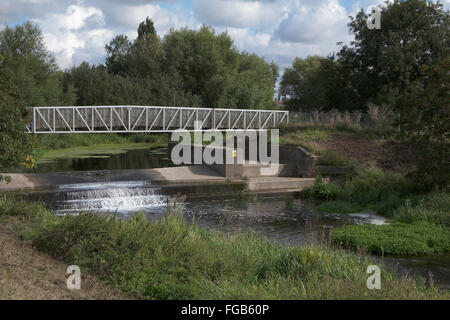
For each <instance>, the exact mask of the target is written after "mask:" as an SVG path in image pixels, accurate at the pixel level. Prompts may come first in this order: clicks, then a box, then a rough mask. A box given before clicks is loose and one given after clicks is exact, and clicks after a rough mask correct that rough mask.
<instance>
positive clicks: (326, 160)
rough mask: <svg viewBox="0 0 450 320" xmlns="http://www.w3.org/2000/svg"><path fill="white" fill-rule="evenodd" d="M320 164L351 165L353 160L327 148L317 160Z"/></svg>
mask: <svg viewBox="0 0 450 320" xmlns="http://www.w3.org/2000/svg"><path fill="white" fill-rule="evenodd" d="M317 165H319V166H350V165H351V162H350V161H349V160H348V159H347V158H345V157H343V156H342V155H340V154H339V153H337V152H336V151H333V150H327V151H325V152H324V153H323V154H322V155H320V157H319V160H318V162H317Z"/></svg>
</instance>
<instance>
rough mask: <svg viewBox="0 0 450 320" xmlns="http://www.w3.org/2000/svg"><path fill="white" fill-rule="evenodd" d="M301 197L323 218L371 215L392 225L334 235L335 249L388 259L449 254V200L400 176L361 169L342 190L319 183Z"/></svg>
mask: <svg viewBox="0 0 450 320" xmlns="http://www.w3.org/2000/svg"><path fill="white" fill-rule="evenodd" d="M301 195H302V197H303V198H306V199H312V200H316V201H320V204H319V205H317V207H316V209H318V210H319V211H322V212H329V213H352V212H358V211H361V210H363V209H371V210H374V211H375V212H376V213H377V214H380V215H383V216H385V217H387V218H388V221H389V222H391V223H392V224H390V225H382V226H376V225H357V226H345V227H342V228H338V229H334V230H333V242H334V243H335V244H337V245H341V246H344V247H349V248H352V249H358V248H361V247H364V248H366V249H367V250H368V251H370V252H373V253H376V254H388V255H425V254H435V253H444V252H450V209H449V208H450V195H449V194H448V193H445V192H437V191H435V192H430V191H429V190H427V189H424V188H423V186H421V185H417V184H414V183H413V182H411V181H410V180H408V179H407V178H405V177H404V176H403V175H401V174H399V173H392V172H391V173H389V172H384V171H382V170H378V169H363V170H360V171H359V173H358V174H357V175H356V176H354V177H353V178H352V179H351V180H350V181H347V182H346V183H345V184H343V185H339V184H337V183H334V182H331V183H325V182H324V181H323V180H322V179H321V178H320V177H319V178H318V179H317V180H316V183H315V184H314V186H313V187H311V188H307V189H305V190H304V191H303V192H302V193H301Z"/></svg>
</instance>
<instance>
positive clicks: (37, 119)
mask: <svg viewBox="0 0 450 320" xmlns="http://www.w3.org/2000/svg"><path fill="white" fill-rule="evenodd" d="M288 122H289V112H288V111H280V110H250V109H216V108H183V107H158V106H64V107H34V108H32V112H31V122H30V124H29V125H28V126H27V128H26V129H27V131H28V132H30V133H74V132H76V133H111V132H171V131H174V130H179V129H184V130H200V131H203V130H211V129H214V130H218V131H226V130H263V129H272V128H277V127H279V126H280V125H281V124H287V123H288Z"/></svg>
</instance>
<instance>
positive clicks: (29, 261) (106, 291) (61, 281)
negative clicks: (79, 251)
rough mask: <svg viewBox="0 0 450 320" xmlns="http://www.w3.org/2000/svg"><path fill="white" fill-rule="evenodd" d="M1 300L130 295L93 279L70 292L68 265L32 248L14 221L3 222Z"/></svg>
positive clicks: (0, 230) (86, 279)
mask: <svg viewBox="0 0 450 320" xmlns="http://www.w3.org/2000/svg"><path fill="white" fill-rule="evenodd" d="M0 221H1V224H0V261H1V263H0V300H24V299H26V300H28V299H33V300H34V299H38V300H41V299H42V300H74V299H75V300H112V299H114V300H115V299H129V297H128V296H127V295H125V294H124V293H123V292H121V291H120V290H118V289H114V288H113V287H112V286H109V285H107V284H105V283H104V282H103V281H101V280H99V279H97V278H96V277H93V276H91V275H88V274H86V275H83V279H82V287H81V290H68V289H67V283H66V269H67V266H68V265H67V264H66V263H64V262H62V261H58V260H56V259H55V258H53V257H51V256H49V255H47V254H45V253H43V252H42V251H39V250H37V249H36V248H33V247H32V246H31V245H30V244H29V243H27V242H26V241H23V240H22V239H21V238H20V235H19V234H18V232H17V224H18V223H20V222H19V221H17V220H15V219H11V218H9V219H5V217H2V218H1V220H0Z"/></svg>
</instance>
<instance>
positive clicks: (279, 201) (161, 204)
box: [37, 148, 450, 288]
mask: <svg viewBox="0 0 450 320" xmlns="http://www.w3.org/2000/svg"><path fill="white" fill-rule="evenodd" d="M167 166H171V163H170V161H169V160H168V159H167V149H164V148H148V149H136V150H129V151H127V152H124V153H118V154H113V155H110V156H108V157H105V155H104V154H102V156H101V157H96V156H95V155H93V156H92V157H88V158H86V157H85V158H81V159H79V158H71V159H57V160H56V161H53V162H46V163H44V164H42V165H38V167H37V168H38V171H39V172H59V171H86V170H104V169H107V170H119V169H145V168H159V167H167ZM161 188H163V186H158V185H154V184H152V183H151V182H148V181H145V182H144V181H121V182H109V183H85V184H72V185H59V186H57V187H56V188H55V190H53V191H52V192H51V193H50V194H47V195H46V196H45V197H44V199H43V200H44V201H46V202H47V204H48V205H49V206H50V207H52V208H53V209H54V210H55V212H56V213H57V214H67V213H74V212H80V211H94V212H97V213H98V214H110V213H115V214H117V215H118V216H120V217H123V218H125V219H126V218H128V217H129V216H130V215H131V214H133V213H136V212H143V213H144V214H145V215H146V216H147V218H148V219H150V220H155V219H161V217H163V216H165V215H166V214H167V205H168V202H171V201H172V200H173V199H172V197H171V196H168V195H165V194H164V192H162V189H161ZM180 206H182V212H183V215H184V217H185V219H186V221H188V222H189V223H190V222H192V221H195V223H196V224H197V225H199V226H201V227H205V228H208V229H210V230H221V231H223V232H226V233H230V234H235V233H239V232H243V231H246V230H249V229H251V230H253V231H255V232H256V233H258V234H259V235H261V236H264V237H267V238H269V239H272V240H274V241H277V242H279V243H282V244H283V245H302V244H307V243H320V242H326V241H327V239H328V235H329V232H330V230H331V229H332V228H336V227H339V226H343V225H348V224H361V223H383V218H382V217H377V216H375V215H373V214H370V213H369V214H367V213H366V214H361V215H344V214H324V213H319V212H316V211H314V210H313V209H312V207H311V205H310V204H308V203H305V202H304V201H302V200H300V199H298V198H296V197H294V196H293V195H292V194H282V195H280V194H276V195H273V194H272V195H271V194H247V195H245V196H243V195H242V194H234V195H228V196H227V197H223V196H217V195H215V194H208V195H205V197H203V198H196V199H189V198H188V199H187V200H184V201H183V203H181V204H180ZM374 258H375V259H379V260H383V262H384V263H385V264H386V265H387V266H388V267H389V268H391V269H395V270H396V271H397V272H398V273H399V274H405V273H407V274H410V275H420V276H423V277H425V278H428V277H429V273H430V272H431V273H432V276H433V279H434V281H435V282H438V284H439V285H440V286H441V287H445V288H450V254H442V255H434V256H425V257H384V258H380V257H374Z"/></svg>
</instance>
